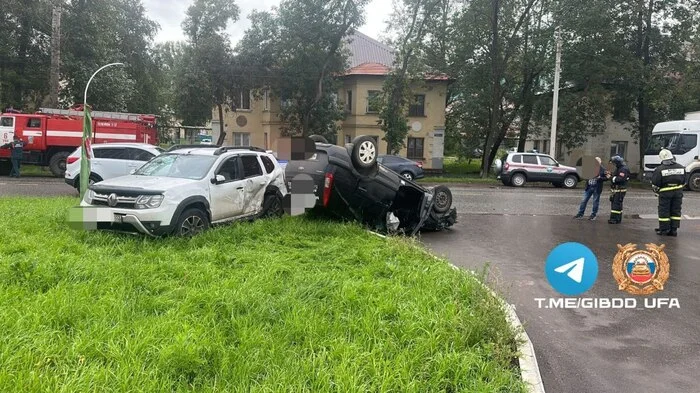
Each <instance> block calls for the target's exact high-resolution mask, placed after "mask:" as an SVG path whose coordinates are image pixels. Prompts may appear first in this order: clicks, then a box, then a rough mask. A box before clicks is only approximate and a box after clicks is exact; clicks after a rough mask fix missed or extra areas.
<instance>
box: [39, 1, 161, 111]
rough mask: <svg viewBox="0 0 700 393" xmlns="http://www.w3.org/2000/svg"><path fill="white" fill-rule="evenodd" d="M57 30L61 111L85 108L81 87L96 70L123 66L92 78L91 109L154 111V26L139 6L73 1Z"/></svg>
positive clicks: (156, 106)
mask: <svg viewBox="0 0 700 393" xmlns="http://www.w3.org/2000/svg"><path fill="white" fill-rule="evenodd" d="M48 15H49V17H50V14H48ZM61 26H62V33H63V38H64V39H63V42H62V68H61V75H62V77H63V79H65V81H66V83H67V84H66V87H65V88H64V89H63V90H62V91H61V102H62V103H63V105H64V106H70V105H73V104H76V103H82V102H83V95H84V91H85V85H86V84H87V81H88V79H89V78H90V76H91V75H92V74H93V73H94V72H95V71H96V70H97V69H98V68H100V67H101V66H103V65H105V64H108V63H114V62H123V63H125V64H126V66H125V67H123V68H122V67H113V68H109V69H107V70H105V71H103V72H101V73H100V74H98V75H97V76H96V77H95V79H94V80H93V83H92V84H91V85H90V91H89V92H88V100H89V104H90V105H92V106H93V108H94V109H96V110H107V111H133V112H139V113H143V112H151V113H156V112H157V111H158V109H159V107H160V106H161V104H162V103H161V102H159V100H158V87H159V86H160V82H159V78H160V76H159V75H158V73H159V69H158V67H157V66H156V65H155V64H154V63H153V58H152V53H151V52H150V45H151V43H152V40H153V37H154V35H155V33H156V31H157V29H158V25H157V24H156V23H155V22H153V21H151V20H149V19H148V18H146V16H145V9H144V7H143V5H142V3H141V1H140V0H114V1H112V0H90V1H88V0H74V1H72V2H70V3H68V4H67V5H66V8H65V11H64V12H63V14H62V22H61ZM46 70H47V72H48V68H47V69H46Z"/></svg>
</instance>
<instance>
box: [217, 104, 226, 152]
mask: <svg viewBox="0 0 700 393" xmlns="http://www.w3.org/2000/svg"><path fill="white" fill-rule="evenodd" d="M216 109H218V110H219V140H217V141H216V145H217V146H221V145H223V144H224V142H225V141H226V131H224V107H223V105H221V104H216Z"/></svg>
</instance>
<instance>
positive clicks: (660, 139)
mask: <svg viewBox="0 0 700 393" xmlns="http://www.w3.org/2000/svg"><path fill="white" fill-rule="evenodd" d="M680 136H681V134H680V133H673V134H656V135H652V136H651V140H649V146H648V147H647V151H646V152H644V154H646V155H649V156H651V155H657V154H659V152H660V151H661V149H668V150H671V153H673V151H674V150H675V149H676V148H677V147H678V140H679V138H680Z"/></svg>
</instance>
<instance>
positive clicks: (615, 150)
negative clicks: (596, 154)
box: [610, 141, 627, 157]
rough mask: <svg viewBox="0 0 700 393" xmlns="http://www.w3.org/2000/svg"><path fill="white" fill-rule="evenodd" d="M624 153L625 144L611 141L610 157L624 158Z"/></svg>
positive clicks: (625, 150) (625, 149)
mask: <svg viewBox="0 0 700 393" xmlns="http://www.w3.org/2000/svg"><path fill="white" fill-rule="evenodd" d="M626 152H627V142H623V141H612V142H611V143H610V157H613V156H620V157H625V153H626Z"/></svg>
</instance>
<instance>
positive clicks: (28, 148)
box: [0, 105, 158, 176]
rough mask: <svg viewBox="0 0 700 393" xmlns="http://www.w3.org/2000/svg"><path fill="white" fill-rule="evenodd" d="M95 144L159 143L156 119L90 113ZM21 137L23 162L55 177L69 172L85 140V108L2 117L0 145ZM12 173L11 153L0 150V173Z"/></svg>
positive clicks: (123, 114)
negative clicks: (68, 160) (68, 161)
mask: <svg viewBox="0 0 700 393" xmlns="http://www.w3.org/2000/svg"><path fill="white" fill-rule="evenodd" d="M91 115H92V135H93V139H92V143H93V144H95V143H110V142H121V143H124V142H134V143H150V144H153V145H156V144H158V132H157V129H156V117H155V116H154V115H142V114H134V113H118V112H99V111H94V112H91ZM14 135H19V136H20V137H21V138H22V139H23V140H24V142H25V143H26V144H25V147H24V159H23V163H26V164H34V165H42V166H48V167H49V168H50V169H51V172H52V173H53V174H54V175H56V176H63V173H64V172H65V171H66V157H68V155H70V154H71V153H72V152H73V151H74V150H75V149H76V148H77V147H79V146H80V144H81V142H82V137H83V111H82V105H81V106H78V107H76V108H75V109H50V108H41V109H40V110H39V111H38V112H36V113H32V114H29V113H18V112H11V113H3V114H2V115H0V145H4V144H5V143H9V142H10V141H12V138H13V136H14ZM9 171H10V150H9V149H0V174H1V175H7V174H8V173H9Z"/></svg>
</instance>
